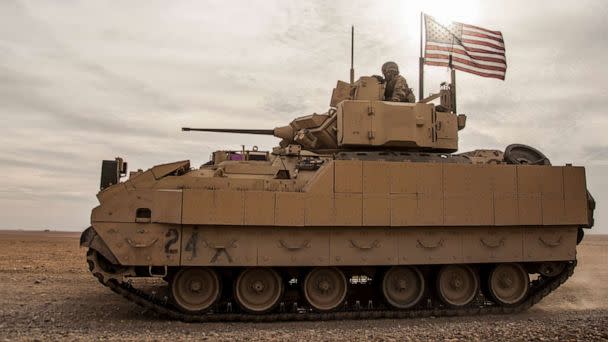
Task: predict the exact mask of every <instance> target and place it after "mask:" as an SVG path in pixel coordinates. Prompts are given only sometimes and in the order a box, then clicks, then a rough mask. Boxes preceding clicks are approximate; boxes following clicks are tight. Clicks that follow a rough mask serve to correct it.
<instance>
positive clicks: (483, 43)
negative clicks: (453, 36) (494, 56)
mask: <svg viewBox="0 0 608 342" xmlns="http://www.w3.org/2000/svg"><path fill="white" fill-rule="evenodd" d="M461 41H462V42H463V43H469V44H475V45H483V46H487V47H491V48H493V49H496V50H502V51H504V50H505V48H504V47H502V46H500V45H496V44H492V43H488V42H484V41H481V40H476V39H466V38H462V39H461Z"/></svg>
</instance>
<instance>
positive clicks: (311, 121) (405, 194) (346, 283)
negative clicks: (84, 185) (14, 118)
mask: <svg viewBox="0 0 608 342" xmlns="http://www.w3.org/2000/svg"><path fill="white" fill-rule="evenodd" d="M383 87H384V85H383V84H382V83H381V82H379V80H378V79H377V78H375V77H361V78H360V79H359V80H358V81H357V82H353V84H352V85H351V84H348V83H345V82H338V84H337V86H336V88H335V89H334V91H333V95H332V98H331V101H330V109H329V110H328V111H327V112H326V113H323V114H312V115H308V116H303V117H300V118H297V119H295V120H293V121H292V122H291V123H290V124H289V125H287V126H283V127H277V128H275V129H214V128H201V129H194V128H184V129H183V130H184V131H204V132H220V133H247V134H265V135H274V136H276V137H278V138H280V139H282V140H281V142H280V145H279V146H278V147H276V148H275V149H274V150H273V151H272V152H265V151H259V150H257V148H254V149H253V150H250V151H249V150H245V149H243V150H242V151H229V150H223V151H216V152H215V153H213V155H212V158H211V160H210V161H209V162H208V163H206V164H204V165H202V166H201V167H199V168H191V165H190V162H189V161H178V162H174V163H169V164H163V165H157V166H154V167H153V168H151V169H149V170H147V171H137V172H132V173H131V174H130V176H129V178H128V179H126V180H123V181H119V180H120V179H121V176H122V175H124V174H126V163H125V162H124V161H123V160H122V159H117V160H116V161H111V162H107V161H106V162H104V167H103V169H102V182H101V187H102V189H101V191H100V192H99V193H98V194H97V198H98V199H99V203H100V204H99V206H97V207H96V208H94V209H93V211H92V214H91V227H89V228H87V229H86V230H85V231H84V232H83V234H82V237H81V246H84V247H87V248H88V253H87V261H88V263H89V267H90V269H91V272H92V273H93V275H95V276H96V277H97V278H98V279H99V281H100V282H101V283H102V284H104V285H106V286H108V287H110V288H111V289H112V290H113V291H115V292H117V293H119V294H122V295H123V296H124V297H125V298H127V299H130V300H132V301H134V302H136V303H138V304H140V305H143V306H145V307H146V308H149V309H150V310H153V311H156V312H159V313H161V314H163V315H167V316H169V317H171V318H175V319H182V320H185V321H217V320H255V321H259V320H294V319H296V320H297V319H327V318H334V319H345V318H349V317H370V318H371V317H416V316H429V315H435V316H436V315H456V314H458V315H462V314H495V313H513V312H517V311H521V310H524V309H527V308H529V307H530V306H531V305H533V304H534V303H537V302H538V301H539V300H540V299H541V298H542V297H543V296H545V295H547V294H548V293H550V292H551V291H552V290H554V289H556V288H557V287H558V286H559V285H560V284H562V283H563V282H564V281H565V280H566V279H567V278H568V277H569V276H570V275H571V274H572V272H573V270H574V267H575V266H576V246H577V244H578V243H579V242H580V241H581V239H582V238H583V228H591V227H592V225H593V210H594V208H595V202H594V200H593V198H592V197H591V195H590V194H589V193H588V192H587V190H586V181H585V170H584V168H582V167H577V166H572V165H569V164H568V165H565V166H551V163H550V162H549V159H548V158H547V157H546V156H545V155H544V154H542V153H541V152H540V151H538V150H536V149H534V148H531V147H528V146H525V145H519V144H515V145H510V146H508V147H507V148H506V150H505V151H504V152H503V151H497V150H475V151H471V152H465V153H459V154H455V153H454V152H456V151H457V150H458V132H459V130H461V129H463V128H464V127H465V122H466V117H465V116H464V115H462V114H460V115H459V114H457V113H455V112H454V110H453V107H452V105H451V103H453V94H454V93H453V91H452V89H451V86H450V85H449V84H444V85H442V88H441V91H440V92H439V93H438V94H437V95H433V96H431V97H429V98H426V99H423V100H421V101H419V102H417V103H396V102H387V101H383V93H384V89H383ZM435 99H439V100H440V104H438V105H435V104H433V103H432V102H431V101H432V100H435ZM117 180H118V181H117ZM531 277H534V279H535V280H533V281H531ZM142 279H143V280H142ZM142 281H145V282H144V283H143V284H142V283H141V282H142ZM328 312H331V314H328Z"/></svg>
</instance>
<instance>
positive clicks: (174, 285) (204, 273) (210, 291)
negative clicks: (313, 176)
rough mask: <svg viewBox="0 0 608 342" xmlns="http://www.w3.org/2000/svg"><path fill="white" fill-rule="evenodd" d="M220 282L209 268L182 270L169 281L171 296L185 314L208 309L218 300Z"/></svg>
mask: <svg viewBox="0 0 608 342" xmlns="http://www.w3.org/2000/svg"><path fill="white" fill-rule="evenodd" d="M220 292H221V287H220V280H219V277H218V276H217V273H215V271H214V270H212V269H210V268H183V269H181V270H179V271H178V272H177V273H176V274H175V276H173V278H172V279H171V296H172V298H173V301H174V302H175V304H176V305H177V307H178V308H179V309H180V310H182V311H186V312H201V311H205V310H207V309H209V308H210V307H211V306H212V305H213V304H214V303H215V302H216V301H217V300H218V299H219V298H220Z"/></svg>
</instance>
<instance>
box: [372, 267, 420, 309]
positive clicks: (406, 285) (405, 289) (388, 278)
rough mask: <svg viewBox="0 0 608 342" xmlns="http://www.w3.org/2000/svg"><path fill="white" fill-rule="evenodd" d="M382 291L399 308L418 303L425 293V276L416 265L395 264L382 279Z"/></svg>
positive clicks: (389, 301)
mask: <svg viewBox="0 0 608 342" xmlns="http://www.w3.org/2000/svg"><path fill="white" fill-rule="evenodd" d="M382 293H384V298H385V299H386V301H387V302H388V303H389V304H390V305H392V306H394V307H395V308H397V309H407V308H411V307H412V306H414V305H416V304H418V302H419V301H420V299H422V295H423V294H424V277H423V276H422V273H421V272H420V270H418V268H417V267H414V266H394V267H391V268H390V269H389V270H388V271H387V272H386V273H385V274H384V279H383V280H382Z"/></svg>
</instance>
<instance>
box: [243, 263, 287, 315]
mask: <svg viewBox="0 0 608 342" xmlns="http://www.w3.org/2000/svg"><path fill="white" fill-rule="evenodd" d="M234 294H235V297H236V300H237V302H238V303H239V305H240V307H241V308H243V310H245V311H248V312H251V313H264V312H268V311H270V310H272V309H273V308H274V307H275V306H276V305H277V304H278V303H279V300H280V299H281V297H282V296H283V281H282V279H281V276H279V274H278V273H277V272H276V271H275V270H273V269H271V268H265V267H264V268H262V267H260V268H248V269H245V270H243V271H242V272H241V273H240V274H239V276H238V278H237V280H236V285H235V288H234Z"/></svg>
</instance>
